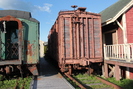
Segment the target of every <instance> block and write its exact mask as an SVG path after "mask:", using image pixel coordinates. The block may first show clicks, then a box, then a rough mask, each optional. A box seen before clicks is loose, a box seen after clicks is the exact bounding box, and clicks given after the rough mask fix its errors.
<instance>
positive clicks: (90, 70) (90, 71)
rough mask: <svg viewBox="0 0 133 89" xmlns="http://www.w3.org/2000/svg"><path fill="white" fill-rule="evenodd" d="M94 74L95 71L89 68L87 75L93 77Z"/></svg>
mask: <svg viewBox="0 0 133 89" xmlns="http://www.w3.org/2000/svg"><path fill="white" fill-rule="evenodd" d="M93 72H94V69H93V68H91V67H90V66H89V68H88V71H87V74H89V75H91V74H92V73H93Z"/></svg>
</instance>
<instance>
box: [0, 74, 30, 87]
mask: <svg viewBox="0 0 133 89" xmlns="http://www.w3.org/2000/svg"><path fill="white" fill-rule="evenodd" d="M31 80H32V78H31V77H28V78H24V79H23V78H19V79H12V80H4V81H0V89H15V88H16V87H17V89H22V88H23V89H30V83H31Z"/></svg>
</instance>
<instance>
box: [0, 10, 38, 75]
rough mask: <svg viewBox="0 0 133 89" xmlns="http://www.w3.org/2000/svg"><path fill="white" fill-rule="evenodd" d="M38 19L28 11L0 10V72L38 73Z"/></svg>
mask: <svg viewBox="0 0 133 89" xmlns="http://www.w3.org/2000/svg"><path fill="white" fill-rule="evenodd" d="M38 63H39V21H37V20H36V19H34V18H32V17H31V13H30V12H25V11H19V10H0V72H5V73H7V74H12V73H14V72H15V71H16V70H19V71H20V73H21V74H23V73H24V72H27V71H30V72H31V73H32V74H33V75H38V70H37V64H38Z"/></svg>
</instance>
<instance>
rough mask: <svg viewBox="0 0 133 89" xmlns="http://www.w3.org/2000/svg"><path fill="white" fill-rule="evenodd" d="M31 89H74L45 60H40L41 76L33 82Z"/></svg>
mask: <svg viewBox="0 0 133 89" xmlns="http://www.w3.org/2000/svg"><path fill="white" fill-rule="evenodd" d="M31 89H74V88H73V87H72V86H71V85H70V84H69V83H68V82H67V81H66V80H65V79H64V78H63V77H62V76H61V75H60V74H59V73H58V71H57V70H56V69H55V68H54V67H53V66H52V65H50V64H49V63H48V62H47V61H46V60H45V59H43V58H41V59H40V76H38V77H36V78H35V80H34V81H33V84H32V87H31Z"/></svg>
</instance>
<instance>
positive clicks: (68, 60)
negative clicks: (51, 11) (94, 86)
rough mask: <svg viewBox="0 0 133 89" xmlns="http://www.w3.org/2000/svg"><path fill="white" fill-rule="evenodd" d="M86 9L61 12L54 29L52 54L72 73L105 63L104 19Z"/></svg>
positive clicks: (50, 46) (50, 49) (63, 68)
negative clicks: (102, 20)
mask: <svg viewBox="0 0 133 89" xmlns="http://www.w3.org/2000/svg"><path fill="white" fill-rule="evenodd" d="M85 10H86V8H85V7H79V8H78V9H77V10H72V11H60V12H59V15H58V18H57V19H56V21H55V23H54V25H53V26H52V28H51V30H50V33H49V36H48V50H49V55H50V56H51V57H53V59H56V60H57V61H58V64H59V67H60V68H61V71H62V72H65V71H66V70H68V72H69V73H70V74H71V72H72V69H80V68H83V67H86V68H87V67H89V66H90V65H94V64H100V63H101V62H103V53H102V35H101V16H100V15H99V14H96V13H90V12H86V11H85ZM91 69H94V68H92V66H91Z"/></svg>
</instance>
